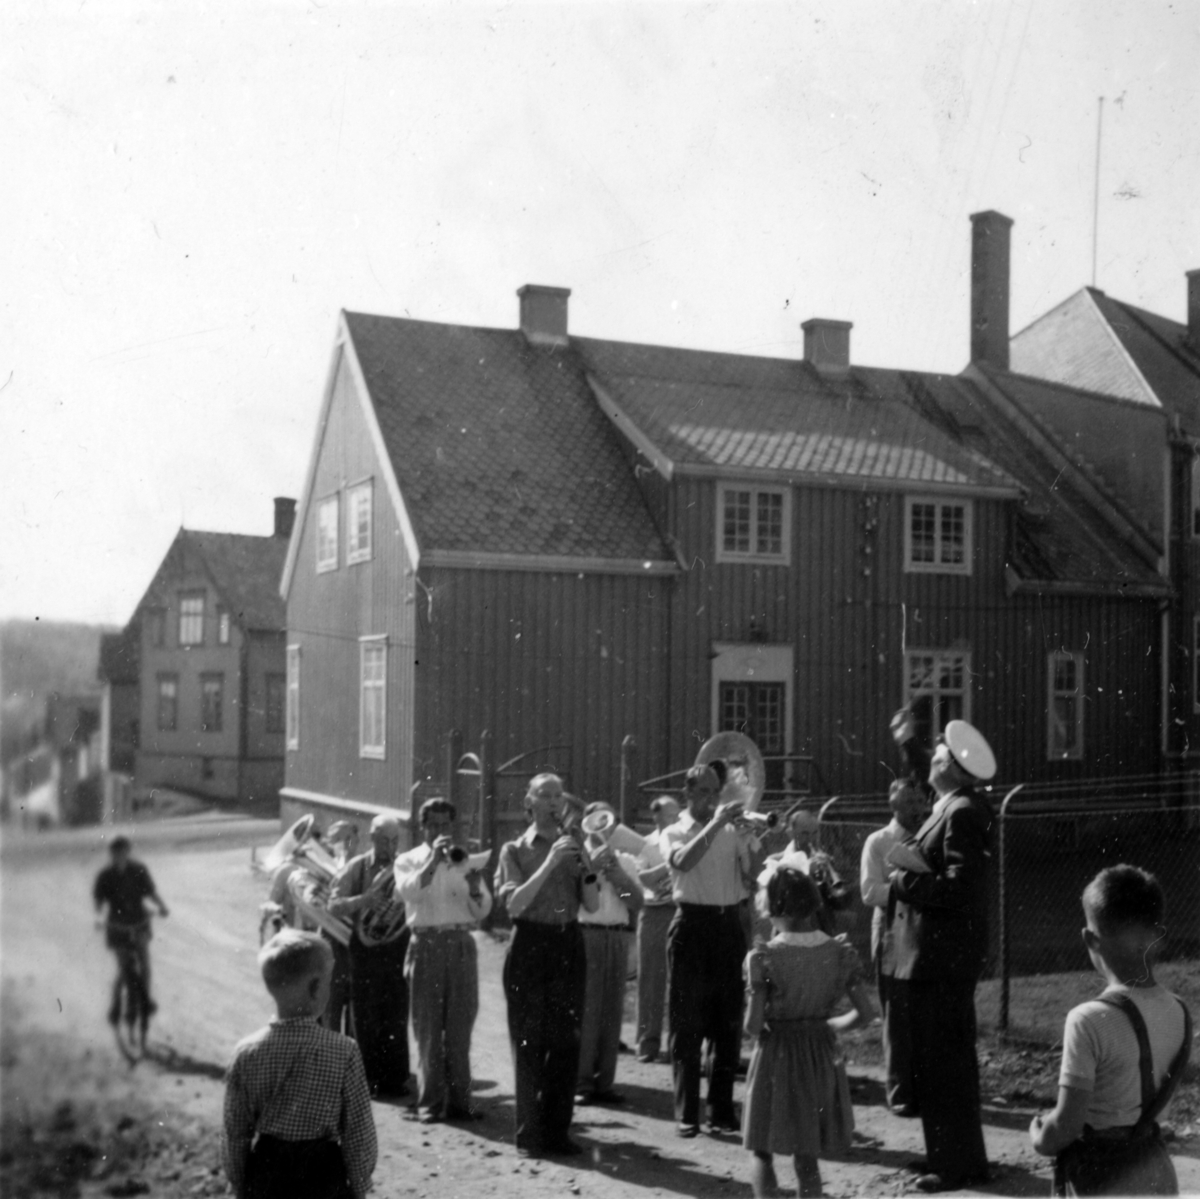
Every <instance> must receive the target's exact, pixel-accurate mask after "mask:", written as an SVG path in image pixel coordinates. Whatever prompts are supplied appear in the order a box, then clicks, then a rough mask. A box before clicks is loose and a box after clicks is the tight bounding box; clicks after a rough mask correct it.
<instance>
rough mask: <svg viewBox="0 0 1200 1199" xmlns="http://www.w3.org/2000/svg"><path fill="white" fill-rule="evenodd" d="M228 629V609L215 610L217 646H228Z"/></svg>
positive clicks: (219, 608)
mask: <svg viewBox="0 0 1200 1199" xmlns="http://www.w3.org/2000/svg"><path fill="white" fill-rule="evenodd" d="M229 628H230V619H229V609H228V608H222V607H218V608H217V644H218V645H228V644H229Z"/></svg>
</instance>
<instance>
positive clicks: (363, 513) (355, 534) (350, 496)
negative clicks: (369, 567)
mask: <svg viewBox="0 0 1200 1199" xmlns="http://www.w3.org/2000/svg"><path fill="white" fill-rule="evenodd" d="M371 507H372V505H371V480H370V479H368V480H367V481H366V482H365V483H356V484H355V485H354V486H353V487H348V488H346V562H347V564H349V563H351V562H369V561H370V559H371Z"/></svg>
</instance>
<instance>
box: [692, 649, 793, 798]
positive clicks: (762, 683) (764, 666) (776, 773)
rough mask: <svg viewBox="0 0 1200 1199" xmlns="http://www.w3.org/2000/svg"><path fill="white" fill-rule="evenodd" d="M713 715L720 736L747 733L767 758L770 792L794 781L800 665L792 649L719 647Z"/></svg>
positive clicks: (714, 655)
mask: <svg viewBox="0 0 1200 1199" xmlns="http://www.w3.org/2000/svg"><path fill="white" fill-rule="evenodd" d="M709 662H710V672H711V673H710V686H711V691H710V705H711V706H710V712H711V719H712V725H711V727H712V730H713V732H715V733H720V732H724V731H726V730H727V729H732V730H734V731H735V732H739V733H745V734H746V736H747V737H749V738H750V740H751V741H753V742H754V743H755V744H756V745H757V746H758V748H759V750H760V751H761V752H762V754H763V756H764V757H765V758H766V759H767V762H766V784H767V789H768V790H769V791H783V790H787V789H788V788H789V787H790V786H791V785H792V784H793V782H798V781H799V780H798V779H794V778H793V777H792V776H793V774H794V765H795V764H794V763H792V762H788V761H786V760H785V758H786V755H788V754H790V753H791V751H792V727H793V723H794V720H795V712H794V694H793V693H794V689H795V664H794V655H793V651H792V647H791V646H790V645H781V644H778V643H767V642H762V641H749V642H745V641H743V642H733V641H714V642H713V644H712V650H711V652H710V654H709Z"/></svg>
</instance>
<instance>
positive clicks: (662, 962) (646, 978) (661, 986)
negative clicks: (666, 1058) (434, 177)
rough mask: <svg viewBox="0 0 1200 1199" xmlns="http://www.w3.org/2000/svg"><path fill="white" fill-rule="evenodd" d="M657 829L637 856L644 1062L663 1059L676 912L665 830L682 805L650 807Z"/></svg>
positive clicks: (665, 801)
mask: <svg viewBox="0 0 1200 1199" xmlns="http://www.w3.org/2000/svg"><path fill="white" fill-rule="evenodd" d="M650 815H651V816H652V817H653V818H654V831H653V832H652V833H651V834H650V835H649V836H648V837H647V838H646V844H645V845H644V846H643V847H642V852H641V855H640V857H639V860H638V866H639V870H638V881H639V882H640V883H641V884H642V910H641V912H639V913H638V931H637V952H638V975H637V1055H638V1061H639V1062H654V1061H657V1060H658V1054H659V1050H660V1049H661V1047H662V1027H663V1015H664V1013H665V1010H666V997H667V929H668V927H670V924H671V917H672V916H674V915H675V901H674V900H673V899H672V898H671V887H672V882H671V868H670V867H669V866H668V865H667V853H668V852H669V847H668V846H667V844H666V839H665V838H664V837H663V830H664V829H666V828H668V827H670V826H671V825H672V824H674V823H675V821H676V820H678V819H679V804H678V803H677V802H676V801H675V800H674V799H672V798H671V797H670V796H669V795H660V796H659V797H658V798H657V799H656V800H655V801H654V802H653V803H652V804H651V805H650Z"/></svg>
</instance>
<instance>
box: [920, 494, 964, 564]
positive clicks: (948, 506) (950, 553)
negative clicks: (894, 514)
mask: <svg viewBox="0 0 1200 1199" xmlns="http://www.w3.org/2000/svg"><path fill="white" fill-rule="evenodd" d="M973 540H974V507H973V505H972V503H971V501H970V500H939V499H933V498H929V497H925V496H905V499H904V569H905V570H908V571H924V572H928V573H936V574H953V575H969V574H970V573H971V558H972V548H973Z"/></svg>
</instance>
